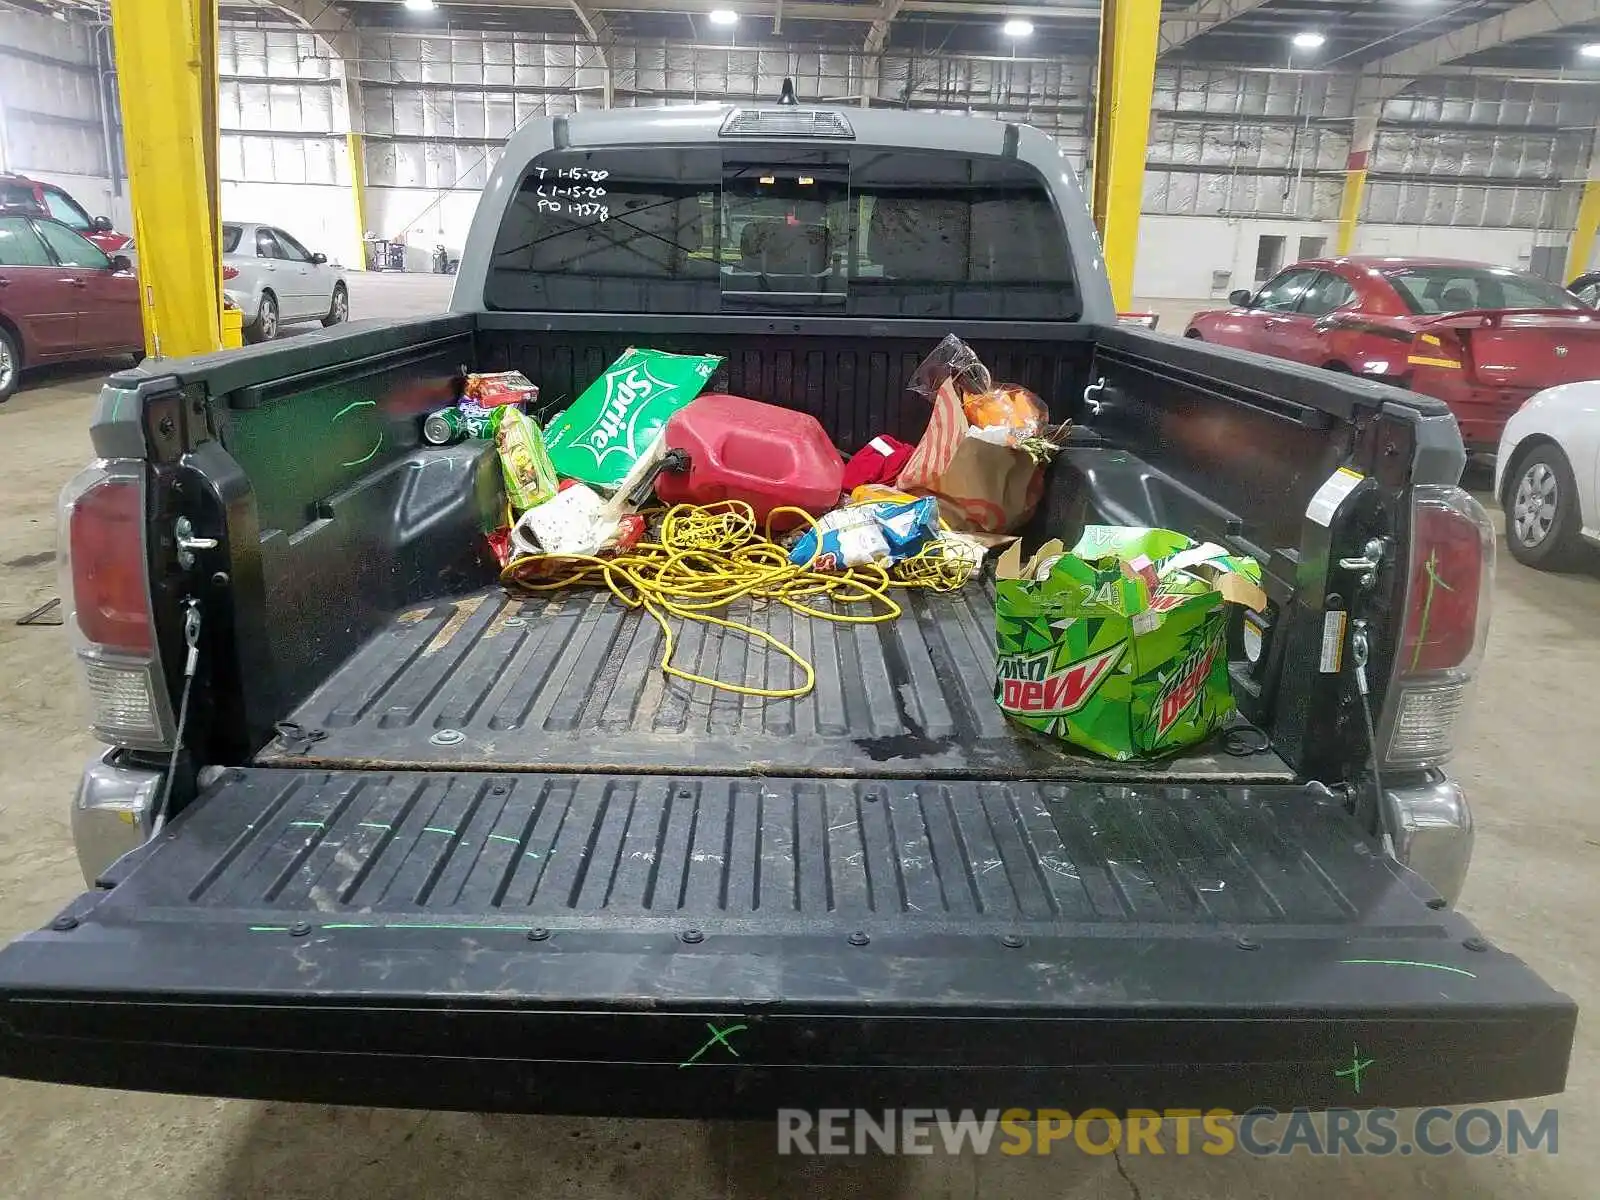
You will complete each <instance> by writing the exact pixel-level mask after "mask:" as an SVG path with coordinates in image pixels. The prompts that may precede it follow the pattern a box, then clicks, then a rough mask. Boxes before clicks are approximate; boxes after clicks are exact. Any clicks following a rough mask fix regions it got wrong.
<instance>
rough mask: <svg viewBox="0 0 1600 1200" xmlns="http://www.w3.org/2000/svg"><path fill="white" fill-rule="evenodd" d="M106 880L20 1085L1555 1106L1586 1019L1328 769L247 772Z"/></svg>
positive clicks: (556, 1106)
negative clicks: (1242, 780)
mask: <svg viewBox="0 0 1600 1200" xmlns="http://www.w3.org/2000/svg"><path fill="white" fill-rule="evenodd" d="M104 882H105V883H106V884H110V885H113V886H111V888H110V890H101V891H97V892H91V893H88V894H86V895H85V896H83V897H81V898H80V899H79V900H78V901H77V902H76V903H75V904H74V906H73V907H72V908H71V909H69V910H68V911H67V912H66V913H64V914H62V916H60V917H58V918H57V919H56V921H55V922H54V923H53V925H52V927H51V928H50V929H48V930H45V931H41V932H39V933H36V934H33V935H32V936H30V937H29V938H27V939H25V940H23V941H20V942H17V943H15V944H13V945H12V946H11V947H10V948H9V949H8V950H7V951H6V953H5V955H4V957H3V958H0V989H3V993H4V996H5V1000H4V1008H3V1016H4V1020H3V1022H0V1061H3V1062H4V1063H5V1068H6V1070H7V1072H8V1073H10V1074H14V1075H21V1076H33V1077H38V1078H47V1079H58V1080H62V1079H65V1080H71V1081H72V1082H76V1083H89V1084H98V1085H104V1086H112V1087H137V1088H141V1089H145V1090H166V1091H185V1092H202V1093H212V1094H225V1095H243V1096H258V1097H282V1098H287V1099H295V1100H321V1101H329V1102H342V1103H363V1102H367V1103H382V1104H399V1105H409V1106H420V1107H432V1108H462V1109H479V1110H482V1109H493V1110H530V1111H564V1112H573V1113H584V1112H593V1113H607V1114H636V1115H667V1114H671V1115H678V1116H683V1115H690V1114H718V1115H724V1116H727V1115H741V1116H752V1117H768V1116H770V1114H771V1113H772V1111H773V1110H774V1109H775V1108H776V1107H778V1106H780V1105H781V1106H812V1105H816V1106H831V1105H842V1106H849V1107H867V1108H873V1107H875V1106H878V1105H880V1104H882V1103H892V1102H900V1103H911V1102H916V1103H926V1104H929V1105H940V1104H950V1105H955V1106H957V1107H976V1108H979V1109H982V1108H984V1107H987V1106H991V1105H992V1106H997V1107H1007V1106H1012V1105H1056V1106H1064V1107H1068V1108H1079V1107H1082V1106H1084V1105H1088V1104H1100V1105H1106V1106H1109V1107H1111V1108H1112V1109H1113V1110H1118V1109H1120V1108H1124V1107H1127V1106H1139V1105H1142V1104H1148V1103H1149V1102H1150V1098H1151V1096H1152V1095H1157V1096H1159V1097H1161V1101H1162V1102H1164V1103H1166V1104H1169V1105H1182V1104H1186V1103H1187V1104H1194V1105H1206V1106H1229V1107H1232V1108H1235V1109H1238V1110H1243V1109H1245V1108H1248V1107H1250V1106H1252V1105H1272V1106H1276V1107H1279V1108H1286V1107H1289V1106H1291V1105H1308V1106H1311V1107H1313V1108H1321V1107H1326V1106H1332V1105H1350V1104H1359V1105H1361V1106H1368V1105H1411V1104H1428V1103H1434V1102H1437V1101H1438V1100H1439V1099H1440V1098H1442V1097H1449V1098H1450V1099H1451V1100H1452V1101H1454V1102H1470V1101H1473V1100H1477V1099H1483V1098H1490V1097H1505V1096H1517V1095H1530V1094H1537V1093H1543V1092H1550V1091H1555V1090H1559V1088H1560V1086H1561V1083H1562V1080H1563V1077H1564V1072H1565V1065H1566V1056H1567V1050H1568V1046H1569V1044H1570V1041H1571V1037H1572V1031H1573V1025H1574V1022H1575V1012H1574V1010H1573V1008H1572V1006H1571V1003H1570V1001H1568V1000H1566V999H1565V998H1564V997H1562V996H1559V995H1558V994H1556V993H1554V992H1552V991H1551V990H1550V989H1549V988H1547V987H1546V986H1545V985H1544V984H1542V983H1541V982H1539V980H1538V979H1537V978H1536V977H1535V976H1534V975H1533V974H1532V973H1531V972H1529V971H1528V970H1527V968H1526V967H1524V966H1523V965H1522V964H1521V963H1519V962H1518V961H1517V960H1516V959H1515V958H1512V957H1511V956H1509V955H1507V954H1504V953H1502V952H1500V951H1498V950H1495V949H1492V948H1489V947H1487V946H1486V945H1484V944H1483V943H1481V942H1480V941H1479V940H1478V939H1476V937H1475V936H1474V934H1473V931H1472V929H1471V926H1470V925H1468V924H1467V923H1466V922H1465V921H1464V920H1463V919H1462V918H1461V917H1459V916H1457V915H1455V914H1454V913H1451V912H1448V911H1443V910H1442V909H1440V908H1437V907H1435V905H1436V904H1437V903H1438V900H1437V897H1436V896H1434V895H1433V894H1432V893H1431V891H1430V889H1429V888H1428V887H1427V886H1426V885H1425V884H1423V883H1422V882H1421V881H1420V880H1419V879H1418V878H1417V877H1416V876H1415V875H1413V874H1412V873H1411V872H1409V871H1408V870H1407V869H1406V868H1404V867H1402V866H1400V865H1399V864H1397V863H1395V862H1394V861H1393V860H1392V859H1389V858H1388V857H1386V856H1385V855H1384V854H1383V853H1382V852H1381V850H1380V849H1379V848H1378V847H1377V846H1376V845H1375V844H1374V843H1373V841H1372V840H1371V839H1370V838H1368V837H1366V836H1364V835H1363V834H1362V833H1361V832H1360V831H1359V830H1358V829H1357V828H1356V826H1355V824H1354V823H1353V822H1352V821H1351V819H1350V818H1349V817H1348V816H1347V815H1346V813H1345V812H1344V808H1343V806H1342V804H1340V803H1338V802H1336V801H1335V800H1334V799H1333V798H1332V797H1330V796H1328V795H1327V794H1326V793H1319V791H1318V790H1317V789H1316V788H1315V787H1314V786H1312V787H1300V786H1287V785H1269V786H1261V787H1239V786H1237V785H1235V786H1232V787H1220V786H1209V785H1195V786H1174V785H1164V786H1163V785H1155V784H1149V785H1122V784H1093V783H1076V784H1069V783H1059V782H1040V783H1029V782H1022V781H1013V782H1009V783H997V782H985V783H974V782H963V781H959V780H948V779H947V780H925V779H919V778H915V777H890V778H881V779H870V780H866V779H864V780H843V779H819V778H787V777H755V778H743V779H738V778H726V777H724V778H705V777H702V776H699V775H686V776H682V777H674V776H672V775H636V774H606V773H599V772H590V773H585V774H581V775H580V774H566V773H539V774H511V773H471V772H461V771H441V772H394V773H390V772H382V771H368V772H357V771H333V772H324V771H315V770H307V769H299V770H273V769H264V768H260V767H246V768H234V769H231V770H229V771H227V772H226V773H225V774H224V775H223V776H222V777H221V778H220V779H218V780H216V781H214V782H213V784H212V786H211V787H210V789H209V790H208V791H207V793H206V794H204V795H203V796H201V797H200V799H199V800H198V801H197V802H196V803H195V804H194V805H192V806H191V807H190V808H189V809H188V810H186V811H185V812H184V813H183V815H182V816H180V817H179V818H178V819H177V820H176V821H174V822H173V823H172V824H171V825H170V826H168V828H167V829H166V830H164V831H163V832H162V833H161V834H160V835H159V836H158V837H157V839H156V840H155V841H154V842H153V843H151V844H149V845H147V846H146V847H144V848H143V849H142V850H141V851H139V852H137V853H136V854H135V855H132V856H130V857H129V858H127V859H124V860H123V861H122V862H121V863H119V864H118V865H117V866H116V867H115V868H113V872H112V878H109V879H107V880H105V881H104ZM579 998H581V999H579ZM708 1030H709V1031H710V1033H708ZM719 1030H720V1031H724V1033H725V1035H726V1039H727V1040H726V1041H725V1042H722V1043H712V1042H711V1041H710V1039H711V1038H712V1036H713V1035H714V1034H715V1033H716V1032H717V1031H719ZM708 1045H709V1048H706V1047H707V1046H708ZM697 1051H698V1052H699V1053H697ZM1352 1053H1355V1054H1356V1055H1357V1056H1358V1057H1360V1058H1362V1059H1370V1060H1371V1066H1369V1067H1368V1068H1367V1069H1366V1071H1365V1072H1364V1073H1363V1074H1362V1075H1361V1078H1360V1087H1359V1089H1357V1088H1355V1087H1354V1086H1353V1085H1352V1083H1351V1080H1350V1079H1349V1078H1348V1076H1341V1075H1339V1074H1337V1072H1338V1071H1339V1070H1341V1069H1343V1068H1345V1067H1347V1066H1348V1065H1349V1063H1350V1061H1351V1055H1352ZM890 1097H893V1098H894V1099H893V1100H891V1099H889V1098H890Z"/></svg>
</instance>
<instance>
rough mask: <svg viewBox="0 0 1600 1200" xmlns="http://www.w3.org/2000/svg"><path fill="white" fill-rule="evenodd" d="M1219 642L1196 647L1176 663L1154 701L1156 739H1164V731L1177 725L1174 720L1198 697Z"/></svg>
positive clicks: (1203, 686)
mask: <svg viewBox="0 0 1600 1200" xmlns="http://www.w3.org/2000/svg"><path fill="white" fill-rule="evenodd" d="M1221 650H1222V642H1221V641H1220V640H1218V639H1213V640H1211V641H1210V642H1208V643H1207V644H1206V645H1204V646H1202V647H1200V649H1198V650H1196V651H1195V652H1194V653H1193V654H1191V655H1189V657H1188V658H1186V659H1184V660H1183V662H1182V663H1180V664H1179V666H1178V669H1177V670H1176V671H1174V672H1173V673H1172V678H1171V679H1169V680H1167V682H1166V684H1165V685H1164V686H1163V687H1162V689H1161V695H1160V697H1159V699H1158V700H1157V702H1156V713H1157V717H1156V736H1157V737H1158V738H1159V737H1165V736H1166V733H1167V730H1169V729H1171V728H1172V727H1173V726H1174V725H1176V724H1177V723H1178V718H1179V717H1181V716H1183V714H1184V713H1185V712H1187V711H1188V709H1189V707H1190V706H1191V705H1192V704H1193V703H1194V702H1195V701H1196V700H1198V699H1199V698H1200V695H1201V693H1202V692H1204V691H1205V690H1206V680H1207V679H1209V678H1211V664H1212V663H1214V662H1216V661H1217V655H1218V653H1220V652H1221Z"/></svg>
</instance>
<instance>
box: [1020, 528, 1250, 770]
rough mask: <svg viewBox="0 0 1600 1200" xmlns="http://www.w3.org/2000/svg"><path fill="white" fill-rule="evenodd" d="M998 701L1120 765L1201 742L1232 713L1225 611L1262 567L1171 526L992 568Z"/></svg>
mask: <svg viewBox="0 0 1600 1200" xmlns="http://www.w3.org/2000/svg"><path fill="white" fill-rule="evenodd" d="M996 577H997V583H996V585H995V587H996V602H995V634H996V639H995V640H996V658H997V664H996V678H995V700H996V701H997V702H998V703H999V705H1000V707H1001V708H1002V709H1004V710H1005V712H1006V714H1007V715H1008V716H1010V717H1011V718H1012V719H1013V720H1015V721H1018V722H1020V723H1021V724H1023V725H1026V726H1028V727H1029V728H1031V729H1037V730H1039V731H1040V732H1042V733H1048V734H1051V735H1053V736H1055V737H1058V738H1062V739H1063V740H1065V741H1068V742H1071V743H1072V744H1073V745H1075V746H1081V747H1083V748H1084V749H1085V750H1092V751H1094V752H1095V753H1097V754H1103V755H1105V756H1106V757H1107V758H1113V759H1117V760H1118V761H1126V760H1128V759H1134V758H1151V757H1158V756H1160V755H1163V754H1167V753H1170V752H1172V751H1174V750H1177V749H1180V748H1182V747H1184V746H1189V745H1193V744H1194V743H1196V742H1199V741H1202V740H1204V739H1205V738H1206V737H1207V736H1209V735H1210V734H1211V733H1212V732H1214V731H1215V730H1216V729H1217V728H1218V727H1219V726H1221V724H1222V722H1223V721H1224V720H1225V719H1226V718H1227V717H1228V716H1229V714H1231V713H1232V712H1233V707H1234V705H1233V691H1232V688H1231V687H1230V686H1229V683H1228V651H1227V613H1226V606H1227V605H1229V604H1242V605H1244V606H1245V607H1246V608H1252V609H1256V610H1258V611H1259V610H1261V609H1263V608H1265V606H1266V594H1265V593H1264V592H1263V591H1262V590H1261V567H1260V565H1259V564H1258V563H1257V562H1256V561H1255V560H1254V559H1253V558H1249V557H1247V556H1245V555H1237V554H1230V553H1228V551H1227V550H1225V549H1224V548H1223V547H1221V546H1218V545H1215V544H1214V543H1209V542H1208V543H1205V544H1202V545H1197V544H1196V543H1195V542H1194V541H1193V540H1192V539H1190V538H1187V537H1185V536H1184V535H1183V534H1181V533H1175V532H1173V531H1172V530H1169V529H1138V528H1123V527H1120V526H1112V525H1091V526H1089V527H1088V528H1086V529H1085V530H1084V532H1083V537H1082V538H1081V539H1079V541H1078V544H1077V545H1076V546H1074V547H1073V548H1072V549H1071V550H1070V551H1067V550H1063V548H1062V545H1061V543H1060V542H1059V541H1055V542H1050V543H1047V544H1046V545H1045V546H1043V547H1042V548H1041V549H1040V550H1039V552H1038V553H1036V554H1035V555H1033V557H1032V558H1031V559H1029V560H1028V561H1027V562H1026V563H1024V562H1023V561H1022V554H1021V548H1020V544H1013V545H1012V546H1011V548H1010V549H1009V550H1008V551H1007V552H1006V554H1005V555H1003V556H1002V557H1001V559H1000V562H999V564H998V566H997V568H996Z"/></svg>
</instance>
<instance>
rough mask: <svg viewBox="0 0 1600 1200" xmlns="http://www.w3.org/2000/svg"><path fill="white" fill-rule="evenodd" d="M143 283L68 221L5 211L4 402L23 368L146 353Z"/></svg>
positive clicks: (0, 228) (0, 333)
mask: <svg viewBox="0 0 1600 1200" xmlns="http://www.w3.org/2000/svg"><path fill="white" fill-rule="evenodd" d="M143 353H144V331H143V328H142V326H141V325H140V319H139V281H138V280H137V279H136V278H134V274H133V271H132V270H131V269H130V268H129V265H128V260H127V259H126V258H124V257H122V256H121V255H118V256H117V257H116V258H114V259H113V258H108V257H107V256H106V254H105V252H104V251H103V250H101V249H100V248H99V247H98V246H96V245H94V244H93V243H91V242H90V241H88V240H87V239H86V238H83V237H81V236H79V235H78V234H77V233H74V232H73V231H72V230H70V229H68V228H67V227H66V226H65V225H63V224H62V223H61V222H60V221H52V220H49V219H47V218H44V217H28V216H21V215H17V214H9V215H8V214H5V213H0V402H4V401H5V400H7V399H9V398H10V396H11V393H12V392H14V391H15V390H16V387H17V377H18V375H19V374H20V373H21V371H22V368H23V367H34V366H38V365H40V364H41V363H48V362H60V361H62V360H64V359H70V358H94V357H98V356H103V355H109V354H143Z"/></svg>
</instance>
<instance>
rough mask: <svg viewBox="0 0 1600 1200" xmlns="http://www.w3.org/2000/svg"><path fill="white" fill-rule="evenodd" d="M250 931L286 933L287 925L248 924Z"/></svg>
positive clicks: (287, 930)
mask: <svg viewBox="0 0 1600 1200" xmlns="http://www.w3.org/2000/svg"><path fill="white" fill-rule="evenodd" d="M250 932H251V933H288V932H289V927H288V926H287V925H252V926H250Z"/></svg>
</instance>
